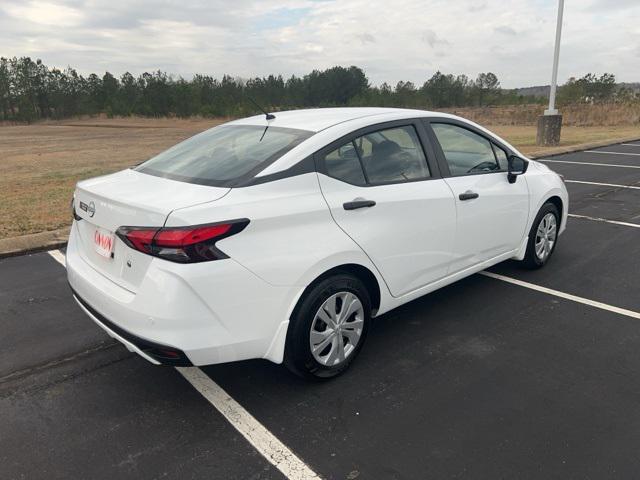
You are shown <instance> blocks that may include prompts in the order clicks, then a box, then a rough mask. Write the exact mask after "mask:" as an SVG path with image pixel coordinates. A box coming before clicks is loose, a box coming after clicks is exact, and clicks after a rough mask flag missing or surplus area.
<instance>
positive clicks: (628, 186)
mask: <svg viewBox="0 0 640 480" xmlns="http://www.w3.org/2000/svg"><path fill="white" fill-rule="evenodd" d="M564 183H580V184H583V185H597V186H599V187H613V188H631V189H633V190H640V186H637V185H618V184H615V183H600V182H585V181H582V180H566V179H565V181H564Z"/></svg>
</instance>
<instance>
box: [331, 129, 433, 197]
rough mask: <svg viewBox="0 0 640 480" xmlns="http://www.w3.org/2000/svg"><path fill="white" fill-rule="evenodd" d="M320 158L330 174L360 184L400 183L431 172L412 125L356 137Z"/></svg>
mask: <svg viewBox="0 0 640 480" xmlns="http://www.w3.org/2000/svg"><path fill="white" fill-rule="evenodd" d="M323 162H324V166H325V171H326V173H327V175H329V176H330V177H333V178H336V179H338V180H342V181H344V182H347V183H351V184H353V185H360V186H363V185H379V184H386V183H402V182H407V181H411V180H422V179H426V178H429V177H430V176H431V173H430V171H429V167H428V165H427V159H426V157H425V154H424V151H423V149H422V145H421V144H420V141H419V139H418V134H417V133H416V130H415V128H414V127H413V126H412V125H408V126H403V127H395V128H389V129H385V130H378V131H375V132H372V133H367V134H366V135H362V136H360V137H357V138H356V139H355V140H353V141H351V142H348V143H345V144H344V145H342V146H341V147H339V148H337V149H335V150H333V151H331V152H329V153H327V154H326V155H325V156H324V157H323Z"/></svg>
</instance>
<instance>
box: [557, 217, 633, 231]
mask: <svg viewBox="0 0 640 480" xmlns="http://www.w3.org/2000/svg"><path fill="white" fill-rule="evenodd" d="M568 216H569V217H571V218H580V219H583V220H593V221H594V222H604V223H612V224H614V225H622V226H623V227H634V228H640V224H638V223H629V222H620V221H618V220H607V219H606V218H600V217H589V216H587V215H576V214H574V213H569V214H568Z"/></svg>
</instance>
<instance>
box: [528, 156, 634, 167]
mask: <svg viewBox="0 0 640 480" xmlns="http://www.w3.org/2000/svg"><path fill="white" fill-rule="evenodd" d="M536 162H545V163H547V162H548V163H571V164H574V165H594V166H596V167H618V168H640V165H617V164H613V163H593V162H576V161H571V160H547V159H544V158H537V159H536Z"/></svg>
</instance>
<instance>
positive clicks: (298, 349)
mask: <svg viewBox="0 0 640 480" xmlns="http://www.w3.org/2000/svg"><path fill="white" fill-rule="evenodd" d="M370 318H371V301H370V299H369V294H368V292H367V289H366V288H365V286H364V285H363V284H362V282H361V281H360V280H358V279H357V278H356V277H353V276H351V275H349V274H338V275H334V276H331V277H328V278H326V279H324V280H322V281H320V282H319V283H318V284H317V285H315V286H314V287H313V288H311V290H309V291H308V292H307V293H306V294H305V295H304V297H303V298H302V299H301V300H300V303H299V304H298V306H297V307H296V309H295V311H294V314H293V315H292V318H291V323H290V324H289V332H288V335H287V346H286V351H285V364H286V365H287V367H288V368H289V369H290V370H291V371H293V372H294V373H296V374H297V375H300V376H303V377H307V378H331V377H334V376H336V375H339V374H340V373H342V372H343V371H344V370H346V369H347V367H348V366H349V365H350V364H351V362H352V361H353V359H354V358H355V357H356V355H357V354H358V352H359V351H360V349H361V348H362V344H363V343H364V339H365V337H366V333H367V327H368V322H369V319H370Z"/></svg>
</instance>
